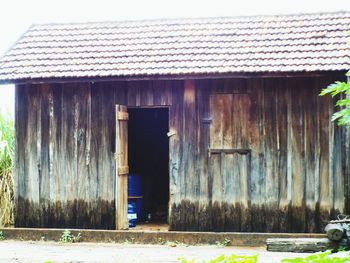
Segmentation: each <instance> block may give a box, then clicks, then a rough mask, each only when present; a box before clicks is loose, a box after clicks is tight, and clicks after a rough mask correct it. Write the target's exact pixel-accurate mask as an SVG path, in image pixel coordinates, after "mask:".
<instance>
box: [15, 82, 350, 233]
mask: <svg viewBox="0 0 350 263" xmlns="http://www.w3.org/2000/svg"><path fill="white" fill-rule="evenodd" d="M337 78H339V76H335V75H333V76H330V77H317V78H270V79H258V78H256V79H216V80H210V79H207V80H183V81H182V80H176V81H130V82H99V83H94V84H89V83H75V84H68V83H67V84H50V85H48V84H45V85H44V84H43V85H27V86H17V88H16V90H17V93H16V94H17V95H16V109H17V114H16V127H17V129H16V138H17V147H16V149H17V155H16V171H17V172H16V182H15V187H16V190H17V191H16V202H17V208H16V226H37V227H38V226H39V227H40V226H46V227H79V228H109V229H113V228H115V213H116V210H115V207H116V206H115V199H116V196H115V193H116V191H115V187H116V166H115V160H114V153H115V151H116V147H115V138H116V127H115V125H116V122H115V105H116V104H120V105H127V106H131V107H152V106H158V107H159V106H160V107H169V130H170V131H173V132H174V133H171V134H172V135H171V137H170V138H169V176H170V186H169V189H170V203H169V223H170V229H171V230H199V231H260V232H266V231H267V232H279V231H281V232H307V231H310V232H320V231H322V227H323V221H324V220H326V219H328V218H329V217H330V216H331V215H334V214H335V213H337V212H344V211H345V212H348V211H349V188H348V187H347V186H348V185H349V170H350V168H349V161H348V159H349V135H348V131H346V130H345V129H342V128H337V127H334V125H333V124H331V123H330V115H331V114H332V110H333V107H332V101H331V100H330V99H329V98H327V97H319V96H318V93H319V91H320V90H321V88H323V87H325V86H327V85H328V84H329V83H330V82H331V81H332V80H334V79H337ZM344 200H345V201H344Z"/></svg>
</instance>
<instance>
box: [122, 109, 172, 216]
mask: <svg viewBox="0 0 350 263" xmlns="http://www.w3.org/2000/svg"><path fill="white" fill-rule="evenodd" d="M128 112H129V122H128V125H129V126H128V132H129V134H128V135H129V137H128V143H129V169H130V174H138V175H140V178H141V188H142V192H143V199H144V204H143V208H142V210H143V216H142V217H141V218H139V221H141V222H142V221H148V219H149V216H150V218H151V220H150V221H151V222H166V221H167V215H168V203H169V168H168V167H169V141H168V137H167V132H168V125H169V124H168V123H169V110H168V108H129V109H128Z"/></svg>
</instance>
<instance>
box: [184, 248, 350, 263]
mask: <svg viewBox="0 0 350 263" xmlns="http://www.w3.org/2000/svg"><path fill="white" fill-rule="evenodd" d="M179 262H180V263H197V261H196V260H195V259H191V260H187V259H185V258H179ZM257 262H258V255H253V256H239V255H235V254H232V255H230V256H226V255H220V256H219V257H217V258H214V259H211V260H207V261H205V260H204V261H201V262H200V263H257ZM348 262H350V253H349V252H340V253H336V254H332V252H331V251H330V250H329V251H326V252H320V253H314V254H312V255H309V256H307V257H297V258H291V259H282V260H281V263H348Z"/></svg>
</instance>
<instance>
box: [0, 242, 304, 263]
mask: <svg viewBox="0 0 350 263" xmlns="http://www.w3.org/2000/svg"><path fill="white" fill-rule="evenodd" d="M232 253H235V254H241V255H253V254H259V255H260V256H259V259H260V260H259V262H260V263H274V262H279V260H280V259H281V258H286V257H297V256H306V254H296V253H276V252H267V251H266V250H265V248H264V247H258V248H247V247H223V248H219V247H216V246H185V245H177V246H176V247H171V246H169V245H136V244H110V243H108V244H107V243H76V244H61V243H55V242H44V241H42V242H28V241H12V240H4V241H0V262H8V263H12V262H21V263H22V262H23V263H34V262H35V263H44V262H47V261H50V262H54V263H61V262H84V263H85V262H89V263H90V262H123V263H129V262H130V263H131V262H135V263H138V262H139V263H151V262H152V263H153V262H179V261H178V258H179V257H185V258H187V259H192V258H196V259H197V260H198V262H200V261H201V260H202V259H211V258H214V257H217V256H219V255H221V254H228V255H229V254H232Z"/></svg>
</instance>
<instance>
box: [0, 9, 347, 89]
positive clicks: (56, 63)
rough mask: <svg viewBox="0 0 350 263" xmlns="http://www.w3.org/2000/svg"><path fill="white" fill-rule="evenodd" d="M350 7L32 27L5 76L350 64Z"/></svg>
mask: <svg viewBox="0 0 350 263" xmlns="http://www.w3.org/2000/svg"><path fill="white" fill-rule="evenodd" d="M349 31H350V12H335V13H320V14H297V15H275V16H249V17H224V18H199V19H169V20H148V21H126V22H99V23H74V24H47V25H34V26H32V27H30V28H29V30H28V31H27V32H26V33H25V34H24V35H23V36H22V37H21V38H20V39H19V41H18V42H17V43H16V44H15V45H14V46H13V47H12V48H11V49H10V50H9V51H8V52H7V53H6V54H5V56H4V57H2V58H1V59H0V82H12V81H16V80H28V79H43V78H75V77H137V76H160V75H170V76H171V75H187V74H193V75H196V74H209V75H211V74H218V73H254V72H295V71H297V72H305V71H306V72H307V71H329V70H346V69H349V68H350V47H349V45H348V44H347V42H348V39H349V35H348V34H349Z"/></svg>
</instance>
